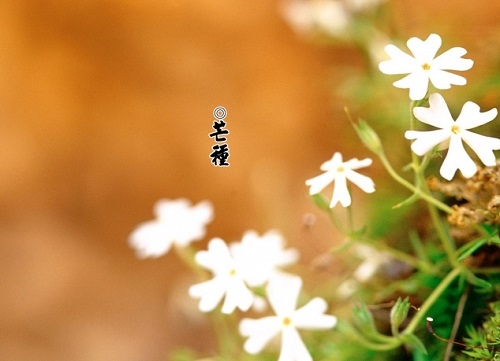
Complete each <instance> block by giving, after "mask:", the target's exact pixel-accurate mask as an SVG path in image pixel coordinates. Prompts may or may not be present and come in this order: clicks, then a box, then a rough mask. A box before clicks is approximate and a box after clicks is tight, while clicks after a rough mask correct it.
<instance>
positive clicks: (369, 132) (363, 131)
mask: <svg viewBox="0 0 500 361" xmlns="http://www.w3.org/2000/svg"><path fill="white" fill-rule="evenodd" d="M353 126H354V129H355V130H356V133H358V136H359V138H360V139H361V141H362V142H363V144H364V145H365V146H366V147H367V148H368V149H370V150H371V151H372V152H374V153H375V154H380V153H381V152H382V143H381V142H380V138H379V137H378V135H377V133H376V132H375V131H374V130H373V128H372V127H370V126H369V125H368V123H367V122H365V121H364V120H359V122H358V124H353Z"/></svg>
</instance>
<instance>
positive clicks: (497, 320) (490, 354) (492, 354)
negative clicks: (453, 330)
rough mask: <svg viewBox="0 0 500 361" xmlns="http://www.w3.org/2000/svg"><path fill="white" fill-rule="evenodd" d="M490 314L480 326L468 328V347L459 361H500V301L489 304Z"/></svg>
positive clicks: (465, 339) (465, 338) (465, 340)
mask: <svg viewBox="0 0 500 361" xmlns="http://www.w3.org/2000/svg"><path fill="white" fill-rule="evenodd" d="M489 309H490V313H489V314H488V315H487V316H486V321H484V322H483V323H482V324H481V325H480V326H478V327H476V328H475V327H474V326H472V325H468V326H467V327H466V333H467V337H464V342H465V344H466V345H467V347H466V350H465V351H463V354H462V355H460V356H459V357H458V360H459V361H472V360H499V359H500V301H496V302H492V303H490V304H489Z"/></svg>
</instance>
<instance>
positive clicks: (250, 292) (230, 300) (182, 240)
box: [129, 199, 337, 361]
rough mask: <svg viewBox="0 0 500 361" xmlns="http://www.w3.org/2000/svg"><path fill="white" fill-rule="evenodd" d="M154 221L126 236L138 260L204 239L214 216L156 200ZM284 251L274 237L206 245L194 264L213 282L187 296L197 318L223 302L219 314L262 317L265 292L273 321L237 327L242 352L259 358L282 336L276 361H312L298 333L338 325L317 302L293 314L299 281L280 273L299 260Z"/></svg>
mask: <svg viewBox="0 0 500 361" xmlns="http://www.w3.org/2000/svg"><path fill="white" fill-rule="evenodd" d="M155 215H156V219H155V220H153V221H149V222H145V223H142V224H140V225H139V226H138V227H137V228H136V229H135V230H134V231H133V232H132V234H131V235H130V238H129V243H130V245H131V246H132V247H133V248H135V249H136V252H137V255H138V256H139V257H140V258H144V257H159V256H161V255H163V254H165V253H167V252H168V250H169V249H170V248H171V247H172V245H173V244H175V245H176V246H178V247H186V246H188V245H189V244H190V243H191V242H193V241H196V240H199V239H201V238H203V237H204V235H205V227H206V225H207V223H208V222H210V221H211V220H212V218H213V210H212V205H211V204H210V203H209V202H207V201H205V202H201V203H199V204H197V205H195V206H193V207H190V203H189V202H188V201H187V200H185V199H179V200H161V201H159V202H157V204H156V205H155ZM284 247H285V240H284V238H283V236H282V235H281V234H280V233H279V232H277V231H269V232H267V233H265V234H264V235H262V236H259V234H258V233H257V232H255V231H247V232H246V233H245V234H244V235H243V237H242V239H241V241H240V242H233V243H230V244H227V243H226V242H224V241H223V240H222V239H220V238H213V239H211V240H210V241H209V243H208V249H207V250H206V251H199V252H197V253H196V255H195V261H196V263H197V264H198V265H199V266H201V267H202V268H205V269H207V270H209V271H210V272H211V273H212V275H213V278H211V279H209V280H207V281H203V282H201V283H198V284H195V285H193V286H191V287H190V288H189V295H190V296H191V297H193V298H196V299H199V300H200V301H199V310H200V311H201V312H209V311H213V310H214V309H215V308H216V307H217V306H218V305H219V304H220V303H221V302H222V307H221V312H222V313H225V314H229V313H232V312H234V311H235V309H239V310H241V311H248V310H249V309H250V307H252V306H254V309H255V310H256V311H263V310H264V308H265V307H262V305H263V303H264V305H265V300H263V298H262V297H260V296H257V295H256V294H255V293H254V291H255V290H257V289H259V288H260V289H261V290H265V294H266V296H267V299H268V301H269V304H270V305H271V308H272V309H273V310H274V312H275V314H276V315H275V316H266V317H263V318H261V319H256V320H254V319H243V320H242V321H241V323H240V333H241V335H242V336H244V337H248V339H247V341H246V342H245V345H244V349H245V350H246V351H247V352H249V353H252V354H256V353H259V352H260V351H262V349H263V348H264V347H265V346H266V344H267V343H268V342H269V341H270V340H271V339H272V338H274V337H275V336H278V335H279V334H281V338H282V342H281V351H280V357H279V360H280V361H311V360H312V358H311V355H310V354H309V352H308V351H307V348H306V347H305V345H304V342H303V341H302V339H301V337H300V335H299V333H298V331H297V330H298V329H301V328H305V329H329V328H332V327H334V326H335V324H336V322H337V319H336V317H335V316H332V315H327V314H325V312H326V310H327V304H326V302H325V301H324V300H323V299H321V298H314V299H313V300H311V301H310V302H309V303H307V304H306V305H305V306H303V307H301V308H299V309H297V310H296V302H297V298H298V295H299V293H300V289H301V286H302V280H301V278H300V277H298V276H296V275H292V274H289V273H285V272H284V271H282V270H281V268H282V267H286V266H288V265H291V264H293V263H294V262H296V261H297V259H298V256H299V254H298V252H297V250H295V249H285V248H284ZM223 299H224V301H222V300H223Z"/></svg>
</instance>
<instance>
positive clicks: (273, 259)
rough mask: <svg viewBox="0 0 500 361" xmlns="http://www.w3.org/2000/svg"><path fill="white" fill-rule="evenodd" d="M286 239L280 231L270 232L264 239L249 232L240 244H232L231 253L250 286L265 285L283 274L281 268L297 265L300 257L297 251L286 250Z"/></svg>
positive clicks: (253, 232) (255, 233)
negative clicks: (237, 261)
mask: <svg viewBox="0 0 500 361" xmlns="http://www.w3.org/2000/svg"><path fill="white" fill-rule="evenodd" d="M284 246H285V239H284V238H283V236H282V235H281V234H280V233H279V232H278V231H269V232H267V233H265V234H264V235H263V236H262V237H260V236H259V235H258V233H257V232H255V231H247V232H246V233H245V234H244V235H243V238H242V239H241V242H240V243H234V244H231V253H232V254H233V255H234V257H235V259H238V260H239V265H240V267H241V269H242V272H243V273H244V275H245V281H246V282H247V284H248V285H249V286H252V287H253V286H259V285H263V284H264V283H265V282H267V281H268V280H269V279H270V278H272V277H275V276H277V275H280V274H281V270H280V268H281V267H286V266H288V265H290V264H292V263H295V262H296V261H297V259H298V257H299V254H298V252H297V250H296V249H287V250H285V249H284Z"/></svg>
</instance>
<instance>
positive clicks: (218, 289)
mask: <svg viewBox="0 0 500 361" xmlns="http://www.w3.org/2000/svg"><path fill="white" fill-rule="evenodd" d="M188 292H189V296H191V297H192V298H199V299H200V303H199V305H198V308H199V310H200V311H201V312H210V311H212V310H213V309H214V308H215V307H217V305H218V304H219V302H220V301H221V300H222V298H223V297H224V294H225V293H226V285H225V283H224V282H223V280H222V279H220V278H217V277H216V278H213V279H211V280H208V281H205V282H201V283H197V284H195V285H193V286H191V287H190V288H189V291H188Z"/></svg>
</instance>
